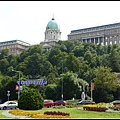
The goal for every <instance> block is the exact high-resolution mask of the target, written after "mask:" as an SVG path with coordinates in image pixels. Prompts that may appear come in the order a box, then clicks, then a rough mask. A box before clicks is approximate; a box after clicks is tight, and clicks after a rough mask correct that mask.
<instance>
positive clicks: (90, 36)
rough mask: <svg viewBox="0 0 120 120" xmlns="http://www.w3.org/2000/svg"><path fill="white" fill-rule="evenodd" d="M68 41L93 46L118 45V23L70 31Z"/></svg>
mask: <svg viewBox="0 0 120 120" xmlns="http://www.w3.org/2000/svg"><path fill="white" fill-rule="evenodd" d="M68 40H79V41H81V42H91V43H94V44H101V45H109V44H111V45H112V44H120V23H114V24H107V25H102V26H96V27H90V28H84V29H78V30H72V31H71V33H70V34H68Z"/></svg>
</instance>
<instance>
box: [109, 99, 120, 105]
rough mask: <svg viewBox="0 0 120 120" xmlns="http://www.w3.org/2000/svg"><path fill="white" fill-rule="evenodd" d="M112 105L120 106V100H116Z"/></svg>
mask: <svg viewBox="0 0 120 120" xmlns="http://www.w3.org/2000/svg"><path fill="white" fill-rule="evenodd" d="M110 104H112V105H120V100H114V101H112V102H111V103H110Z"/></svg>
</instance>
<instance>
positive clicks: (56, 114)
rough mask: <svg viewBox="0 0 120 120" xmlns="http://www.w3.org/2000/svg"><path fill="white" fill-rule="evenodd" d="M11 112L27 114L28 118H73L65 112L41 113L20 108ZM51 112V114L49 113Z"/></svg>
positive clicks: (20, 114) (21, 114)
mask: <svg viewBox="0 0 120 120" xmlns="http://www.w3.org/2000/svg"><path fill="white" fill-rule="evenodd" d="M9 113H11V114H14V115H18V116H27V117H28V118H71V117H70V115H69V114H68V113H63V112H59V111H58V112H56V111H54V112H48V111H47V112H44V114H41V113H40V112H28V111H24V110H20V109H15V110H10V111H9ZM48 113H49V114H48Z"/></svg>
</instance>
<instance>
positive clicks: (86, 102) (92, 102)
mask: <svg viewBox="0 0 120 120" xmlns="http://www.w3.org/2000/svg"><path fill="white" fill-rule="evenodd" d="M73 104H74V105H83V104H84V105H85V104H95V102H94V101H91V100H81V101H79V102H75V103H73Z"/></svg>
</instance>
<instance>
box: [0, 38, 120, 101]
mask: <svg viewBox="0 0 120 120" xmlns="http://www.w3.org/2000/svg"><path fill="white" fill-rule="evenodd" d="M12 67H13V68H14V70H16V71H20V79H21V80H28V79H31V80H32V79H38V78H43V79H44V80H46V81H47V83H48V84H47V85H35V88H36V89H37V90H38V91H39V92H40V93H41V95H42V97H43V98H44V99H48V98H49V99H53V100H57V99H61V94H62V90H61V89H62V88H63V96H64V99H65V100H67V99H72V98H73V97H74V98H77V99H81V93H82V92H83V91H84V92H85V94H86V97H87V96H89V97H90V96H91V91H90V90H91V86H90V83H91V80H94V83H95V89H94V90H93V100H94V101H97V102H100V101H102V102H106V101H111V100H113V99H120V98H119V95H120V86H119V84H118V77H117V75H116V73H118V72H119V71H120V45H117V44H114V45H108V46H102V45H100V44H99V45H96V44H92V43H81V42H79V41H70V40H67V41H59V42H58V44H57V45H56V46H54V47H53V48H52V49H51V50H49V51H48V50H45V49H43V48H42V47H41V46H40V45H34V46H31V47H30V48H29V49H28V50H24V51H23V52H22V53H21V54H19V55H9V50H8V49H4V50H2V51H1V54H0V98H1V99H2V100H3V101H6V100H7V90H10V94H11V95H10V99H17V91H16V90H15V84H16V82H17V80H18V79H19V74H18V73H17V72H13V71H12V70H11V69H12ZM62 83H63V84H62ZM62 86H63V87H62ZM103 93H104V94H103Z"/></svg>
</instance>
